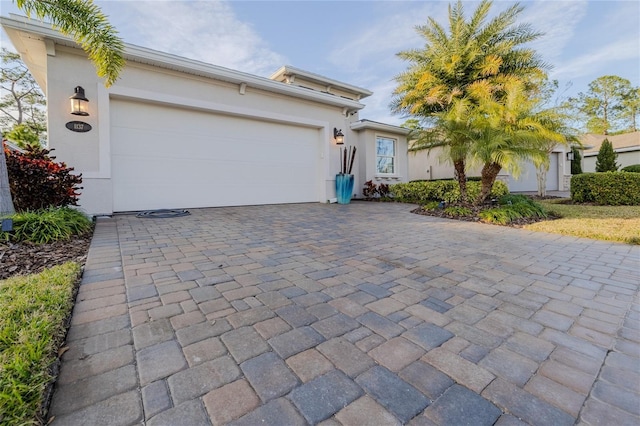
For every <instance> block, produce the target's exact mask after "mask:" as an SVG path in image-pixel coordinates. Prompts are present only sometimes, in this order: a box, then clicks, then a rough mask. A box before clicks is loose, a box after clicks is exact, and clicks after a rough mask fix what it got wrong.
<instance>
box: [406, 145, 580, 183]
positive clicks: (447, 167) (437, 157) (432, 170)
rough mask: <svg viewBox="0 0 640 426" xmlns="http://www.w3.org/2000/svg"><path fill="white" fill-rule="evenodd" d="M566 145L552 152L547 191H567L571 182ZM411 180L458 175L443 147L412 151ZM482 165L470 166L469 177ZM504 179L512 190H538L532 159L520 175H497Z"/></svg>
mask: <svg viewBox="0 0 640 426" xmlns="http://www.w3.org/2000/svg"><path fill="white" fill-rule="evenodd" d="M568 150H569V149H568V148H565V147H563V146H557V147H556V148H555V149H554V151H553V152H552V153H551V154H549V171H548V172H547V182H546V183H547V185H546V189H547V191H568V190H569V185H570V181H571V162H570V161H568V160H567V155H566V153H567V151H568ZM408 166H409V179H410V180H434V179H453V178H454V176H455V173H454V169H453V165H452V164H451V163H450V162H448V161H447V160H446V158H443V156H442V149H441V148H436V149H433V150H431V151H430V152H428V151H416V152H410V153H409V164H408ZM481 170H482V167H481V166H474V167H469V168H468V169H467V177H474V176H480V174H481ZM498 179H499V180H502V181H504V182H505V183H506V184H507V186H508V187H509V190H510V191H511V192H533V191H537V190H538V180H537V177H536V167H535V166H534V164H533V163H532V162H529V161H525V162H523V163H522V164H521V167H520V174H519V175H517V176H516V175H515V174H510V173H508V172H506V171H505V170H502V171H501V172H500V174H499V176H498Z"/></svg>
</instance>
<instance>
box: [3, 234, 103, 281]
mask: <svg viewBox="0 0 640 426" xmlns="http://www.w3.org/2000/svg"><path fill="white" fill-rule="evenodd" d="M92 235H93V232H88V233H87V234H85V235H80V236H75V237H73V238H71V239H69V240H66V241H56V242H54V243H50V244H40V245H37V244H32V243H26V242H25V243H19V244H11V243H7V242H0V280H4V279H6V278H9V277H12V276H14V275H27V274H36V273H38V272H42V271H43V270H44V269H45V268H50V267H52V266H56V265H60V264H63V263H65V262H69V261H75V262H77V263H79V264H80V265H84V263H85V261H86V260H87V252H88V251H89V244H90V243H91V236H92Z"/></svg>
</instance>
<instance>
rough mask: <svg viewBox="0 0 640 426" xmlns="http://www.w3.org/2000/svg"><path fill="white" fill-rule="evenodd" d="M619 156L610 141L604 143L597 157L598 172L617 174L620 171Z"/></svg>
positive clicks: (606, 140)
mask: <svg viewBox="0 0 640 426" xmlns="http://www.w3.org/2000/svg"><path fill="white" fill-rule="evenodd" d="M617 158H618V154H617V153H616V152H615V151H614V150H613V145H612V144H611V142H609V139H605V140H604V141H602V145H600V150H599V151H598V156H597V157H596V172H615V171H617V170H618V164H616V159H617Z"/></svg>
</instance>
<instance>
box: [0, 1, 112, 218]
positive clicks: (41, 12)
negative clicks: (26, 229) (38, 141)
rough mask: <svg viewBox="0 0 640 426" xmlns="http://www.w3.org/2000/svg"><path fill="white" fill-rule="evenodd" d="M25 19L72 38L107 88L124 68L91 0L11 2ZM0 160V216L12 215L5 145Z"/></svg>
mask: <svg viewBox="0 0 640 426" xmlns="http://www.w3.org/2000/svg"><path fill="white" fill-rule="evenodd" d="M14 2H15V3H16V6H18V8H19V9H20V10H22V11H23V12H24V13H25V14H26V15H27V16H31V15H32V14H33V15H35V16H36V17H37V18H38V19H45V18H48V19H49V20H51V23H52V25H53V27H54V28H56V29H58V30H59V31H60V32H62V33H63V34H68V35H71V36H72V37H73V38H74V40H75V41H76V42H77V43H78V44H80V46H82V48H83V49H84V50H85V51H86V52H87V54H88V55H89V59H91V61H92V62H93V64H94V65H95V67H96V73H97V74H98V76H99V77H103V78H104V79H105V86H107V87H109V86H110V85H112V84H113V83H114V82H115V81H116V80H117V79H118V75H119V74H120V71H121V70H122V68H123V67H124V56H123V52H124V44H123V42H122V40H121V39H120V38H119V37H118V33H117V31H116V29H115V28H114V27H113V26H111V24H110V23H109V21H108V19H107V17H106V16H105V15H104V14H103V13H102V11H101V10H100V8H99V7H98V6H96V5H95V4H93V1H92V0H14ZM1 154H2V155H1V158H0V215H7V214H12V213H14V206H13V202H12V200H11V193H10V192H9V177H8V175H7V166H6V158H5V156H4V144H3V146H2V153H1Z"/></svg>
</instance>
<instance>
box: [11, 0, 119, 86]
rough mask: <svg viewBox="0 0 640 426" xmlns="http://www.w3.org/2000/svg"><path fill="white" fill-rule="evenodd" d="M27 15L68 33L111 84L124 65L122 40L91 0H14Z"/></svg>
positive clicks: (99, 73) (106, 81)
mask: <svg viewBox="0 0 640 426" xmlns="http://www.w3.org/2000/svg"><path fill="white" fill-rule="evenodd" d="M14 2H15V4H16V6H18V8H19V9H20V10H22V11H23V12H24V13H25V14H26V15H27V16H29V17H31V15H35V16H36V17H37V18H38V19H49V20H50V21H51V24H52V26H53V27H54V28H55V29H57V30H59V31H60V32H61V33H63V34H66V35H70V36H72V37H73V39H74V40H75V41H76V42H77V43H78V44H79V45H80V46H82V48H83V49H84V50H85V51H86V52H87V54H88V55H89V59H91V61H92V62H93V64H94V65H95V67H96V73H97V74H98V77H103V78H105V86H107V87H109V86H111V85H112V84H113V83H114V82H115V81H116V80H117V79H118V75H119V74H120V71H121V70H122V68H123V67H124V57H123V52H124V44H123V42H122V40H121V39H120V38H119V37H118V32H117V31H116V29H115V28H114V27H113V26H112V25H111V24H110V23H109V21H108V19H107V17H106V16H105V15H104V14H103V13H102V11H101V10H100V8H99V7H98V6H96V5H95V4H94V3H93V1H92V0H14Z"/></svg>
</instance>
